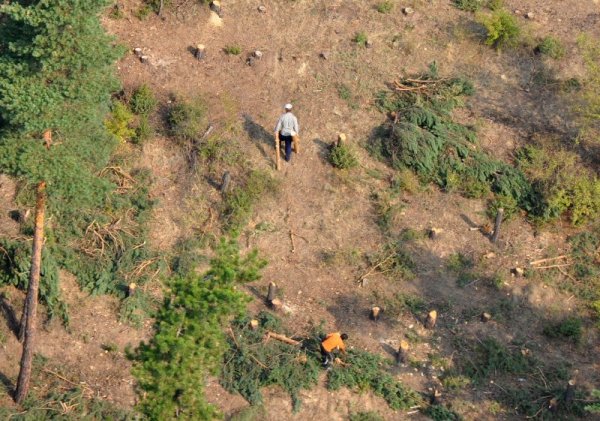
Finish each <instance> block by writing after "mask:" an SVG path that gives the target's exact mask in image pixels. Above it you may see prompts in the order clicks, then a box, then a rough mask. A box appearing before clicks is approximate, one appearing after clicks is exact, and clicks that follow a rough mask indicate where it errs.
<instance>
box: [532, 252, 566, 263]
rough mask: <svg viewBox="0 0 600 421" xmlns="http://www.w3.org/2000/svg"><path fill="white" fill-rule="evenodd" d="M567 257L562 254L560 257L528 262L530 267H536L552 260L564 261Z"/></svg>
mask: <svg viewBox="0 0 600 421" xmlns="http://www.w3.org/2000/svg"><path fill="white" fill-rule="evenodd" d="M566 257H567V255H566V254H563V255H561V256H556V257H548V258H546V259H539V260H534V261H532V262H529V264H530V265H538V264H540V263H545V262H550V261H552V260H558V259H565V258H566Z"/></svg>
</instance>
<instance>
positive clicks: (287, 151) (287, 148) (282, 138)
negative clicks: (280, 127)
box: [279, 133, 293, 162]
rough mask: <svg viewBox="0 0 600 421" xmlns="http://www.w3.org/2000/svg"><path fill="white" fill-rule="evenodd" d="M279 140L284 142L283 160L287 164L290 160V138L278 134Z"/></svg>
mask: <svg viewBox="0 0 600 421" xmlns="http://www.w3.org/2000/svg"><path fill="white" fill-rule="evenodd" d="M279 140H280V141H281V142H285V160H286V161H288V162H289V161H290V159H291V158H292V141H293V139H292V136H286V135H283V134H281V133H279Z"/></svg>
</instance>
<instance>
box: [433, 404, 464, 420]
mask: <svg viewBox="0 0 600 421" xmlns="http://www.w3.org/2000/svg"><path fill="white" fill-rule="evenodd" d="M425 414H426V415H427V416H428V417H430V418H431V419H432V420H433V421H461V420H462V419H463V417H461V416H460V415H459V414H457V413H456V412H454V411H452V410H451V409H449V408H447V407H445V406H443V405H429V406H428V407H427V409H426V410H425Z"/></svg>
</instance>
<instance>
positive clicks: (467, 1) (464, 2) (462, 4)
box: [454, 0, 484, 12]
mask: <svg viewBox="0 0 600 421" xmlns="http://www.w3.org/2000/svg"><path fill="white" fill-rule="evenodd" d="M483 3H484V0H454V6H456V8H457V9H460V10H466V11H468V12H476V11H478V10H479V8H480V7H481V6H483Z"/></svg>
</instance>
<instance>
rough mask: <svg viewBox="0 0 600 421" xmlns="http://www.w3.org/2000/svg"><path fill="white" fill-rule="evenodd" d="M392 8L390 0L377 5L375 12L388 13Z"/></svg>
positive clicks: (392, 4)
mask: <svg viewBox="0 0 600 421" xmlns="http://www.w3.org/2000/svg"><path fill="white" fill-rule="evenodd" d="M393 8H394V3H392V2H391V1H390V0H385V1H382V2H381V3H379V4H377V11H378V12H379V13H390V12H391V11H392V9H393Z"/></svg>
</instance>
